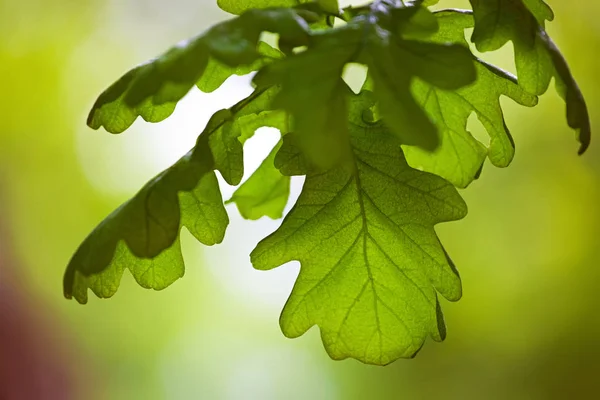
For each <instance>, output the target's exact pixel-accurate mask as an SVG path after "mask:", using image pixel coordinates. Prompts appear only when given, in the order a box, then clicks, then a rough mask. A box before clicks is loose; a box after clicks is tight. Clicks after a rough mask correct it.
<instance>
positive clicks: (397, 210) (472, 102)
mask: <svg viewBox="0 0 600 400" xmlns="http://www.w3.org/2000/svg"><path fill="white" fill-rule="evenodd" d="M218 3H219V6H220V7H221V8H222V9H224V10H225V11H228V12H230V13H233V14H237V15H239V16H237V17H235V18H233V19H230V20H228V21H226V22H223V23H220V24H218V25H215V26H214V27H212V28H211V29H209V30H208V31H207V32H205V33H203V34H201V35H200V36H197V37H195V38H193V39H191V40H188V41H186V42H183V43H180V44H179V45H177V46H175V47H174V48H172V49H171V50H169V51H168V52H166V53H165V54H163V55H162V56H160V57H158V58H156V59H154V60H152V61H150V62H148V63H146V64H143V65H140V66H138V67H137V68H135V69H133V70H131V71H129V72H128V73H127V74H125V75H124V76H123V77H122V78H121V79H119V80H118V81H117V82H116V83H114V84H113V85H112V86H111V87H109V88H108V89H107V90H106V91H105V92H104V93H103V94H102V95H101V96H100V97H99V98H98V100H97V102H96V103H95V104H94V107H93V109H92V111H91V113H90V116H89V119H88V125H89V126H90V127H92V128H94V129H98V128H100V127H104V129H105V130H107V131H108V132H112V133H120V132H123V131H125V130H126V129H127V128H128V127H129V126H130V125H131V124H132V123H133V122H134V121H135V120H136V118H137V117H139V116H141V117H142V118H143V119H145V120H146V121H149V122H159V121H162V120H164V119H165V118H167V117H168V116H169V115H170V114H171V113H172V112H173V110H174V109H175V106H176V104H177V102H178V101H179V100H181V99H182V98H183V97H184V96H185V95H186V93H188V91H190V90H191V89H192V87H194V86H197V87H198V88H199V89H200V90H202V91H205V92H211V91H213V90H215V89H217V88H218V87H219V86H220V85H221V84H222V83H223V82H224V81H225V80H226V79H227V78H228V77H229V76H231V75H233V74H237V75H243V74H247V73H250V72H253V71H257V72H256V75H255V76H254V79H253V84H254V92H253V93H252V94H251V95H250V96H249V97H248V98H246V99H244V100H242V101H241V102H239V103H238V104H236V105H234V106H233V107H231V108H230V109H227V110H221V111H219V112H217V113H216V114H215V115H214V116H213V117H212V118H211V120H210V122H209V123H208V125H207V126H206V128H205V129H204V131H203V132H202V133H201V134H200V135H199V137H198V141H197V143H196V145H195V147H194V148H193V149H191V150H190V151H189V153H187V154H186V155H184V156H183V157H182V158H181V159H180V160H179V161H178V162H177V163H175V164H174V165H173V166H172V167H170V168H169V169H167V170H165V171H164V172H162V173H161V174H159V175H158V176H157V177H155V178H154V179H152V180H151V181H150V182H148V183H147V184H146V185H145V186H144V187H143V188H142V189H141V190H140V191H139V192H138V193H137V194H136V195H135V196H134V197H133V198H132V199H131V200H129V201H128V202H126V203H125V204H123V205H122V206H121V207H119V208H118V209H117V210H116V211H115V212H113V213H112V214H111V215H110V216H108V217H107V218H106V219H105V220H104V221H103V222H102V223H101V224H100V225H99V226H98V227H97V228H96V229H95V230H94V231H93V232H92V233H91V234H90V235H89V236H88V237H87V238H86V239H85V241H84V242H83V244H82V245H81V246H80V247H79V249H78V250H77V252H76V253H75V255H74V256H73V258H72V260H71V262H70V263H69V265H68V267H67V271H66V273H65V279H64V293H65V296H66V297H67V298H72V297H74V298H75V299H76V300H77V301H78V302H80V303H85V302H87V292H88V289H91V290H92V291H93V292H94V293H95V294H96V295H97V296H99V297H103V298H106V297H110V296H112V295H113V294H114V293H115V292H116V290H117V288H118V286H119V282H120V279H121V276H122V274H123V272H124V270H125V269H129V270H130V271H131V273H132V274H133V276H134V278H135V279H136V281H137V282H138V283H139V284H140V285H141V286H143V287H145V288H152V289H155V290H160V289H163V288H165V287H167V286H169V285H170V284H171V283H173V282H174V281H175V280H177V279H178V278H180V277H181V276H183V274H184V263H183V257H182V254H181V249H180V243H179V233H180V231H181V229H182V227H185V228H187V229H188V231H190V233H192V235H194V236H195V237H196V238H197V239H198V240H199V241H200V242H202V243H204V244H206V245H214V244H217V243H220V242H221V241H222V240H223V237H224V235H225V230H226V227H227V225H228V217H227V213H226V211H225V208H224V202H223V198H222V196H221V193H220V190H219V186H218V183H217V178H216V175H215V171H218V172H219V173H220V174H221V175H222V177H223V178H224V180H225V181H226V182H227V183H228V184H230V185H239V184H240V181H241V179H242V175H243V154H242V151H243V143H244V141H245V140H247V139H248V138H250V137H251V136H252V135H253V134H254V132H255V131H256V129H258V128H259V127H265V126H266V127H274V128H277V129H279V131H280V132H281V134H282V139H281V141H280V143H279V144H277V146H275V148H274V149H273V150H272V152H271V154H270V155H269V156H268V157H267V158H266V159H265V160H264V162H263V163H262V164H261V165H260V167H259V168H258V169H257V170H256V172H254V174H253V175H252V176H251V177H250V178H249V179H248V180H247V181H246V182H244V183H243V184H242V185H241V186H240V187H239V188H238V189H237V191H236V192H235V194H234V195H233V197H232V198H231V199H230V200H228V201H229V202H233V203H235V204H236V205H237V206H238V208H239V210H240V212H241V214H242V215H243V216H244V217H245V218H248V219H258V218H261V217H263V216H268V217H271V218H280V217H281V216H282V213H283V209H284V207H285V205H286V202H287V198H288V195H289V185H290V176H294V175H305V176H306V181H305V184H304V187H303V190H302V193H301V195H300V197H299V199H298V201H297V203H296V204H295V206H294V207H293V209H292V210H291V211H290V213H289V214H288V215H287V216H286V217H285V219H284V220H283V223H282V225H281V227H280V228H279V229H278V230H277V231H276V232H274V233H273V234H271V235H270V236H268V237H267V238H265V239H264V240H262V241H261V242H260V243H259V244H258V246H257V247H256V249H255V250H254V251H253V252H252V254H251V255H250V257H251V260H252V264H253V265H254V267H255V268H257V269H262V270H264V269H270V268H275V267H278V266H280V265H282V264H284V263H286V262H288V261H292V260H298V261H300V263H301V270H300V275H299V277H298V280H297V282H296V284H295V286H294V288H293V291H292V293H291V296H290V298H289V300H288V302H287V304H286V305H285V308H284V310H283V313H282V315H281V320H280V322H281V328H282V330H283V332H284V334H285V335H286V336H288V337H297V336H300V335H302V334H303V333H304V332H306V331H307V330H308V329H309V328H310V327H311V326H313V325H318V326H319V327H320V329H321V336H322V339H323V342H324V344H325V348H326V350H327V352H328V353H329V355H330V356H331V357H332V358H334V359H343V358H347V357H353V358H356V359H358V360H360V361H362V362H365V363H372V364H379V365H384V364H387V363H390V362H392V361H394V360H396V359H398V358H400V357H414V355H415V354H416V353H417V352H418V350H419V349H420V348H421V346H422V345H423V343H424V341H425V339H426V337H427V336H431V337H433V339H435V340H443V339H444V337H445V334H446V330H445V325H444V320H443V316H442V313H441V309H440V304H439V301H438V293H440V294H441V295H442V296H443V297H445V298H446V299H448V300H450V301H456V300H458V299H459V298H460V297H461V283H460V278H459V275H458V273H457V271H456V269H455V267H454V265H453V263H452V261H451V259H450V257H449V256H448V254H447V253H446V251H445V250H444V247H443V246H442V244H441V243H440V241H439V239H438V237H437V235H436V233H435V230H434V226H435V225H436V224H437V223H440V222H444V221H453V220H458V219H461V218H463V217H464V216H465V215H466V213H467V207H466V205H465V203H464V202H463V200H462V199H461V197H460V196H459V194H458V192H457V190H456V188H457V187H458V188H464V187H466V186H468V185H469V184H470V183H471V182H472V181H473V180H474V179H477V178H478V177H479V175H480V173H481V170H482V166H483V164H484V162H485V160H486V159H487V158H489V160H490V162H491V163H492V164H493V165H495V166H498V167H506V166H508V165H509V164H510V162H511V160H512V158H513V156H514V151H515V148H514V143H513V140H512V138H511V135H510V132H509V130H508V127H507V126H506V123H505V121H504V117H503V112H502V109H501V107H500V100H499V99H500V96H502V95H505V96H508V97H510V98H511V99H513V100H514V101H515V102H517V103H519V104H521V105H524V106H528V107H532V106H535V105H536V104H537V96H538V95H541V94H543V93H544V92H546V90H547V89H548V86H549V82H550V80H551V78H552V77H554V78H555V81H556V86H557V89H558V92H559V94H560V95H561V96H562V97H563V98H564V100H565V102H566V109H567V112H566V115H567V121H568V124H569V126H571V127H572V128H573V129H574V130H575V131H576V132H577V137H578V140H579V142H580V144H581V147H580V152H583V151H584V150H585V149H586V147H587V146H588V144H589V140H590V126H589V118H588V112H587V109H586V105H585V102H584V100H583V97H582V95H581V92H580V90H579V88H578V87H577V84H576V83H575V81H574V79H573V77H572V76H571V73H570V72H569V69H568V67H567V64H566V62H565V60H564V58H563V57H562V56H561V54H560V52H559V51H558V49H557V47H556V46H555V45H554V44H553V42H552V41H551V40H550V38H549V37H548V35H547V34H546V32H545V30H544V23H545V21H546V20H551V19H552V18H553V14H552V11H551V10H550V8H549V7H548V6H547V5H546V4H545V3H544V2H543V1H542V0H471V5H472V10H453V9H449V10H438V11H435V12H433V11H431V10H430V9H429V8H428V7H430V6H432V5H434V4H435V3H437V1H435V0H424V1H412V2H409V1H402V0H376V1H374V2H373V3H371V4H368V5H365V6H360V7H354V8H353V7H348V8H345V9H343V10H339V7H338V4H337V1H336V0H319V1H316V2H308V1H298V0H247V1H237V0H219V2H218ZM468 28H474V31H473V34H472V36H471V38H470V39H471V41H472V42H474V44H475V45H476V47H477V49H478V50H480V51H482V52H484V51H492V50H496V49H498V48H500V47H501V46H503V45H504V44H505V43H506V42H507V41H509V40H510V41H512V42H513V44H514V49H515V60H516V66H517V75H518V79H517V78H516V77H515V76H513V75H511V74H509V73H507V72H505V71H503V70H501V69H499V68H497V67H495V66H493V65H490V64H488V63H486V62H484V61H483V60H481V59H479V58H477V57H476V56H474V55H473V54H472V52H471V51H470V50H469V43H468V41H467V39H466V38H465V30H466V29H468ZM264 32H270V33H274V34H276V35H277V37H278V42H277V45H276V46H270V45H268V44H267V43H266V42H264V41H262V40H261V39H262V38H263V35H262V34H263V33H264ZM349 63H359V64H362V65H364V66H366V71H367V74H366V80H365V83H364V85H363V87H362V88H361V90H360V91H359V92H358V93H355V92H353V91H352V90H351V89H349V87H348V85H347V84H346V82H345V81H344V71H345V67H346V66H347V65H348V64H349ZM473 113H475V114H476V115H477V117H478V118H479V120H480V121H481V122H482V124H483V126H484V127H485V129H486V130H487V133H488V134H489V136H490V142H489V145H488V146H486V145H484V144H483V143H481V142H479V141H478V140H477V139H475V138H474V137H473V136H472V135H471V133H470V132H469V131H468V130H467V120H468V118H469V116H470V115H471V114H473Z"/></svg>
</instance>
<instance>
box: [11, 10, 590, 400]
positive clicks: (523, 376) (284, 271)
mask: <svg viewBox="0 0 600 400" xmlns="http://www.w3.org/2000/svg"><path fill="white" fill-rule="evenodd" d="M465 3H467V2H466V1H455V2H453V1H451V0H446V1H442V5H448V6H465ZM548 3H549V4H550V5H551V6H553V8H554V10H555V12H556V20H555V21H554V22H552V23H551V24H550V26H549V28H548V30H549V32H550V34H551V35H552V37H553V38H554V40H555V41H556V42H557V44H558V45H559V47H560V48H561V49H562V50H563V52H564V53H565V55H566V57H567V59H568V60H569V62H570V65H571V68H572V71H573V73H574V75H575V77H576V78H577V79H578V81H579V83H580V86H581V87H582V90H583V92H584V94H585V95H586V98H587V101H588V106H589V109H590V114H591V116H592V126H593V127H594V128H597V127H598V126H599V125H600V124H599V123H600V120H599V118H600V115H599V114H598V113H597V112H596V110H598V108H599V107H600V78H598V76H597V74H598V71H599V69H600V57H598V53H599V51H600V23H598V17H597V15H599V14H598V13H599V12H600V4H599V3H598V2H597V1H594V0H578V1H569V2H565V1H559V0H554V1H552V0H549V1H548ZM226 17H227V16H226V15H225V14H224V13H222V12H221V11H219V10H218V9H217V7H216V4H215V2H214V1H213V0H169V1H164V0H105V1H100V0H85V1H76V0H53V1H42V0H23V1H10V0H0V33H1V39H0V82H1V85H0V93H2V96H1V97H0V213H1V214H0V398H2V399H6V400H13V399H38V398H40V399H46V398H48V399H189V398H203V399H265V400H266V399H309V398H310V399H312V398H315V399H363V398H377V399H433V398H441V399H579V398H598V397H597V396H598V393H600V360H599V356H600V314H599V312H598V310H599V306H600V301H599V297H600V296H598V294H597V292H596V291H597V290H598V283H599V282H600V268H599V267H600V246H599V241H598V238H599V237H600V214H599V212H600V211H599V210H598V208H597V205H598V203H599V202H600V158H599V157H598V156H599V147H598V146H597V145H596V140H595V139H593V144H592V146H591V148H590V150H589V151H588V152H587V153H586V154H585V155H584V156H583V157H578V156H577V155H576V152H577V143H576V142H575V140H574V135H573V133H572V132H571V131H570V130H569V129H568V128H567V126H566V122H565V117H564V104H563V103H562V101H561V100H560V99H559V98H558V96H557V95H556V94H555V92H554V89H553V86H552V88H551V90H550V91H549V92H548V94H547V95H545V96H544V97H542V98H541V100H540V105H539V106H538V107H537V108H535V109H525V108H519V107H517V106H516V105H514V104H512V103H511V102H510V101H509V100H507V99H503V105H504V106H505V110H506V114H507V120H508V124H509V126H510V127H511V129H512V133H513V135H514V137H515V140H516V143H517V155H516V158H515V160H514V162H513V164H512V166H511V167H510V168H508V169H503V170H500V169H495V168H493V167H491V166H490V165H487V166H486V167H485V168H484V172H483V175H482V178H481V179H480V180H479V181H477V182H475V183H474V184H472V186H471V187H470V188H469V189H468V190H466V191H464V192H463V194H464V196H465V198H466V200H467V203H468V204H469V208H470V213H469V216H468V217H467V218H466V219H465V220H463V221H460V222H456V223H452V224H445V225H443V226H439V227H438V231H439V232H440V235H441V237H442V241H443V242H444V243H445V245H446V248H447V249H448V251H449V253H450V254H451V255H452V257H453V259H454V261H455V263H456V264H457V266H458V268H459V271H460V273H461V276H462V278H463V285H464V297H463V299H462V300H461V301H460V302H458V303H456V304H450V303H447V302H446V303H445V304H443V307H444V311H445V315H446V322H447V325H448V338H447V339H446V341H445V342H444V343H442V344H438V343H434V342H432V341H429V342H428V343H427V344H426V345H425V347H424V348H423V350H422V351H421V352H420V353H419V355H418V356H417V357H416V358H415V359H413V360H399V361H397V362H396V363H394V364H392V365H391V366H388V367H385V368H381V367H373V366H366V365H362V364H360V363H358V362H355V361H352V360H346V361H342V362H335V361H331V360H330V359H329V358H328V357H327V355H326V353H325V351H324V350H323V348H322V345H321V344H320V339H319V335H318V330H317V329H316V328H313V329H312V330H311V331H310V332H309V333H308V334H307V335H305V336H304V337H302V338H300V339H296V340H289V339H286V338H285V337H283V335H282V334H281V332H280V330H279V326H278V316H279V312H280V310H281V308H282V307H283V304H284V302H285V299H286V297H287V295H288V294H289V291H290V290H291V287H292V285H293V282H294V279H295V276H296V274H297V272H298V265H296V264H293V265H289V266H286V267H283V268H279V269H277V270H274V271H270V272H259V271H254V270H253V269H252V267H251V265H250V263H249V259H248V254H249V252H250V250H251V249H252V248H253V246H254V245H255V244H256V243H257V242H258V240H259V239H260V238H262V237H263V236H264V235H265V234H267V233H269V232H271V231H272V230H274V229H275V228H276V226H277V225H278V222H274V221H270V220H260V221H258V222H248V221H241V220H240V218H239V217H237V216H235V215H236V214H237V211H236V210H235V209H234V208H233V207H232V206H229V207H228V210H229V211H231V215H232V224H231V227H230V230H229V231H228V234H227V238H226V241H225V243H224V244H223V245H221V246H217V247H215V248H208V249H206V248H203V247H202V246H201V245H200V244H198V243H196V242H194V241H193V240H191V239H190V238H189V237H188V236H186V237H185V238H184V239H185V240H184V243H183V245H184V253H185V255H186V262H187V271H186V276H185V277H184V278H183V279H181V280H180V281H178V282H176V283H175V284H174V285H173V286H172V287H170V288H168V289H167V290H165V291H162V292H159V293H155V292H152V291H147V290H143V289H141V288H140V287H138V286H137V285H136V284H135V283H134V282H133V279H132V278H131V277H130V276H129V275H128V274H126V276H125V277H124V279H123V282H122V285H121V288H120V290H119V292H118V293H117V295H116V296H115V297H114V298H112V299H110V300H99V299H97V298H95V297H91V299H90V302H89V304H88V305H86V306H80V305H78V304H76V303H75V302H74V301H67V300H65V299H64V298H63V296H62V287H61V285H62V274H63V271H64V268H65V266H66V264H67V262H68V260H69V258H70V256H71V254H72V253H73V252H74V250H75V249H76V247H77V246H78V245H79V243H80V242H81V241H82V240H83V238H84V237H85V235H87V233H88V232H89V231H90V230H91V229H92V228H93V227H94V226H95V225H96V224H97V223H98V222H99V221H100V220H101V219H102V218H103V217H104V216H106V215H107V214H108V213H109V212H111V211H112V210H113V209H114V208H115V207H116V206H117V205H118V204H120V203H121V202H122V201H124V200H126V199H127V198H128V197H129V196H131V195H132V194H133V193H134V192H135V191H136V190H137V189H138V188H139V187H140V186H141V185H142V184H143V183H144V182H145V181H146V180H147V179H149V178H150V177H152V176H153V175H154V174H155V173H156V172H158V171H160V170H162V169H163V168H165V167H167V166H168V165H169V164H170V163H171V162H173V161H174V160H176V159H177V158H178V157H179V155H181V154H183V153H184V152H185V151H187V150H188V148H189V147H191V146H192V145H193V143H194V139H195V136H196V135H197V134H198V133H199V132H200V131H201V129H202V127H203V124H204V123H205V122H206V121H207V119H208V117H209V116H210V114H211V113H212V112H214V111H215V110H217V109H219V108H221V107H225V106H228V105H230V104H232V103H234V102H235V101H236V100H237V99H239V98H241V97H243V96H244V95H245V94H247V93H248V91H249V87H248V85H247V82H248V79H247V78H235V79H232V80H230V81H228V82H227V83H226V85H225V86H224V87H223V88H222V89H221V90H219V91H218V92H217V93H216V94H214V95H207V94H202V93H200V92H194V93H192V94H190V95H189V96H188V97H187V98H186V99H185V101H184V102H183V103H182V104H180V106H179V107H178V109H177V111H176V112H175V114H174V115H173V117H172V118H171V119H169V120H167V121H165V122H163V123H161V124H156V125H150V124H146V123H143V122H140V121H138V122H136V124H135V125H134V127H133V128H132V129H131V131H128V132H126V133H124V134H122V135H120V136H111V135H109V134H107V133H106V132H104V131H99V132H95V131H92V130H90V129H89V128H87V127H86V125H85V117H86V114H87V111H88V109H89V108H90V107H91V105H92V103H93V101H94V100H95V97H96V96H97V95H98V94H99V93H100V92H101V91H102V90H103V89H104V88H106V87H107V86H108V85H109V84H110V83H112V81H114V80H115V79H116V78H118V77H119V76H120V75H121V73H123V72H124V71H126V70H127V69H129V68H130V67H132V66H134V65H136V64H138V63H140V62H142V61H144V60H146V59H148V58H151V57H153V56H155V55H157V54H159V53H160V52H162V51H163V50H165V49H166V48H167V47H169V46H170V45H172V44H174V43H176V42H178V41H179V40H181V39H185V38H187V37H189V36H191V35H193V34H196V33H198V32H200V31H202V30H204V29H205V28H207V27H208V26H210V25H211V24H213V23H214V22H217V21H219V20H222V19H224V18H226ZM511 52H512V50H511V47H510V45H508V46H506V47H505V48H503V49H502V50H501V51H500V52H498V53H496V54H493V55H487V54H486V55H485V57H487V59H489V60H491V61H493V62H496V63H498V64H500V65H501V66H503V67H505V68H507V69H509V70H512V71H514V66H513V62H512V59H511ZM476 125H477V122H476V120H475V119H473V126H476ZM596 131H597V129H596ZM594 133H598V132H594ZM276 136H277V135H276V134H275V133H273V132H264V133H263V134H261V135H259V138H257V139H253V140H251V141H250V142H249V143H248V146H249V147H250V146H251V147H252V148H253V149H254V150H253V151H256V153H257V154H254V155H252V156H250V157H248V160H247V161H248V163H249V164H250V168H251V166H252V165H254V166H256V165H257V164H258V163H259V162H260V161H261V157H264V156H265V155H266V154H267V153H268V151H269V148H268V145H269V144H271V145H272V144H273V143H274V141H275V140H276V139H277V138H276ZM300 184H301V182H300V181H296V182H295V185H294V193H295V195H297V193H298V190H299V187H300ZM223 190H224V195H225V196H228V195H229V194H231V193H232V189H231V188H224V189H223ZM288 208H289V205H288Z"/></svg>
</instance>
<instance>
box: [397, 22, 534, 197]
mask: <svg viewBox="0 0 600 400" xmlns="http://www.w3.org/2000/svg"><path fill="white" fill-rule="evenodd" d="M435 16H436V17H437V20H438V23H439V26H440V28H439V30H438V32H437V33H436V34H435V35H433V36H431V37H429V40H432V41H435V42H439V43H447V42H450V43H466V40H465V36H464V30H465V29H466V28H471V27H472V26H473V17H472V15H470V14H469V13H464V12H458V11H441V12H437V13H435ZM475 66H476V69H477V81H476V82H475V83H473V84H471V85H468V86H465V87H462V88H459V89H457V90H452V91H448V90H443V89H439V88H436V87H435V86H432V85H430V84H428V83H426V82H424V81H422V80H418V81H416V82H415V83H414V85H413V88H412V89H413V94H414V96H415V98H416V99H417V101H418V102H419V104H421V105H422V107H423V109H424V110H425V112H426V113H427V114H428V116H429V118H430V119H431V120H432V121H435V123H436V125H437V127H438V129H439V130H440V137H441V143H440V146H439V147H438V148H437V149H436V150H435V151H434V152H427V151H423V150H422V149H419V148H417V147H412V146H406V147H405V148H404V152H405V155H406V158H407V160H408V163H409V164H410V165H412V166H413V167H418V168H422V169H423V170H425V171H427V172H431V173H434V174H436V175H439V176H441V177H443V178H445V179H447V180H449V181H450V182H452V183H453V184H454V185H455V186H457V187H461V188H464V187H466V186H468V185H469V184H470V183H471V182H472V181H473V180H474V179H475V178H476V177H477V176H478V174H479V172H480V171H481V168H482V166H483V163H484V161H485V158H486V157H488V156H489V158H490V160H491V162H492V164H493V165H495V166H497V167H507V166H508V165H509V164H510V162H511V161H512V159H513V156H514V151H515V148H514V142H513V140H512V137H511V135H510V132H509V130H508V127H507V126H506V122H505V120H504V116H503V112H502V108H501V106H500V101H499V98H500V96H502V95H504V96H508V97H510V98H511V99H512V100H514V101H515V102H517V103H518V104H521V105H524V106H528V107H533V106H535V105H536V104H537V97H536V96H534V95H531V94H529V93H527V92H526V91H525V90H523V89H522V88H521V87H519V86H518V84H517V80H516V78H515V77H513V76H512V75H510V74H509V73H507V72H505V71H502V70H500V69H498V68H496V67H494V66H492V65H490V64H487V63H485V62H484V61H482V60H479V59H477V60H476V63H475ZM472 113H475V114H476V115H477V117H478V118H479V120H480V121H481V123H482V124H483V126H484V127H485V128H486V130H487V132H488V134H489V136H490V139H491V140H490V145H489V148H486V147H485V146H484V145H483V144H482V143H480V142H479V141H478V140H477V139H475V138H474V137H473V136H472V135H471V134H470V133H469V131H468V130H467V121H468V119H469V116H470V115H471V114H472Z"/></svg>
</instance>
